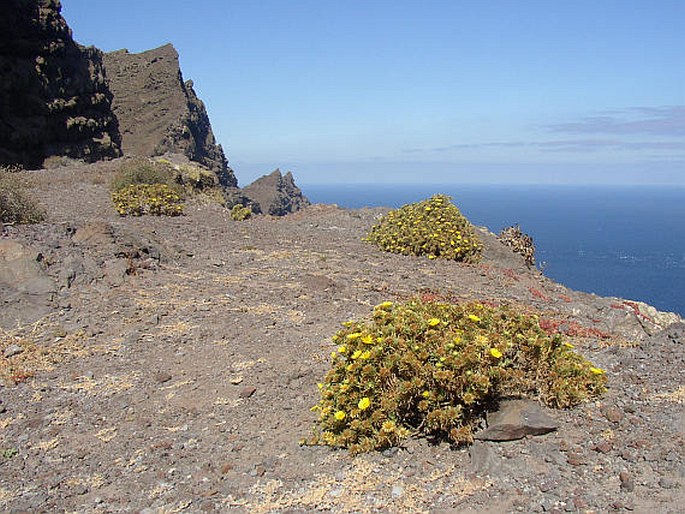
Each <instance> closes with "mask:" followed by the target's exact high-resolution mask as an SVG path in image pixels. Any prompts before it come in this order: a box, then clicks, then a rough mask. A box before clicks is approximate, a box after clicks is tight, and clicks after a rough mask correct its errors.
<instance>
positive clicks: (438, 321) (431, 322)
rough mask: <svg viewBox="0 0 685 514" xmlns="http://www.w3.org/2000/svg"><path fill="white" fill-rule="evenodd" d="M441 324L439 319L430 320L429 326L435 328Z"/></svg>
mask: <svg viewBox="0 0 685 514" xmlns="http://www.w3.org/2000/svg"><path fill="white" fill-rule="evenodd" d="M439 324H440V320H439V319H438V318H431V319H429V320H428V326H429V327H435V326H437V325H439Z"/></svg>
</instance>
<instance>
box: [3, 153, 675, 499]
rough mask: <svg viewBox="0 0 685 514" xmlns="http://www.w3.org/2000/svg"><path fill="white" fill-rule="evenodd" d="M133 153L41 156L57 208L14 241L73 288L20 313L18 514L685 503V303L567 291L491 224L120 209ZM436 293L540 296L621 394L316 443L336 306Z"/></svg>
mask: <svg viewBox="0 0 685 514" xmlns="http://www.w3.org/2000/svg"><path fill="white" fill-rule="evenodd" d="M115 167H116V162H114V163H103V164H96V165H90V166H72V167H66V168H61V169H57V170H51V171H49V172H44V171H43V172H35V173H31V174H30V176H29V180H31V182H32V183H33V185H34V189H33V192H34V194H35V196H36V197H37V198H38V199H39V200H40V201H41V203H43V204H44V205H45V207H46V208H47V210H48V212H49V220H48V222H46V223H43V224H40V225H36V226H16V227H5V228H4V232H3V235H2V238H1V239H0V243H3V242H18V243H21V244H22V245H23V247H24V248H27V249H30V252H33V253H31V255H36V254H40V256H41V257H40V261H41V266H42V268H43V270H44V271H41V273H42V274H43V275H44V276H47V277H48V278H49V279H50V280H51V281H52V282H51V283H53V284H54V291H53V292H51V293H50V294H49V298H48V300H46V299H45V296H43V297H41V301H42V304H41V305H38V306H37V305H36V304H35V303H36V302H35V297H22V296H21V295H19V296H11V297H10V296H6V298H10V300H7V299H6V300H5V302H4V306H3V314H2V315H1V316H0V324H1V325H2V326H4V329H3V331H2V340H1V344H2V354H3V355H2V356H0V372H1V373H2V377H3V379H4V385H3V386H0V401H1V402H2V403H0V452H2V454H1V455H0V510H1V511H3V512H14V513H19V512H93V513H100V512H102V513H104V512H141V513H142V512H144V513H163V512H164V513H172V512H237V513H240V512H245V513H260V512H264V513H266V512H283V513H285V512H290V513H299V512H407V513H418V512H430V513H458V512H465V513H466V512H473V513H476V512H479V513H482V512H492V513H501V512H597V513H599V512H614V511H617V512H620V511H634V512H659V513H676V512H682V505H683V504H684V502H685V489H684V488H683V484H684V482H685V450H684V449H683V448H684V447H683V439H684V438H685V428H683V427H685V407H684V400H685V387H684V384H683V382H684V380H683V372H682V370H683V368H684V367H685V362H684V359H685V357H684V352H683V341H684V339H685V336H684V335H685V325H684V324H682V323H679V322H678V321H682V320H678V319H677V317H673V316H671V317H669V316H665V315H663V314H661V313H656V312H655V311H654V310H653V309H649V308H647V307H646V306H644V305H640V304H637V303H633V302H627V301H624V300H620V299H615V298H613V299H611V298H600V297H597V296H594V295H588V294H585V293H579V292H575V291H571V290H569V289H567V288H565V287H563V286H561V285H559V284H557V283H555V282H553V281H551V280H549V279H547V278H545V277H544V276H543V275H541V274H540V273H539V272H538V271H536V270H531V269H528V268H527V267H526V266H525V264H524V262H523V260H522V259H521V258H520V257H519V256H518V255H516V254H514V253H512V252H511V251H510V250H509V249H507V248H505V247H504V246H502V245H501V244H499V243H498V242H497V240H496V239H495V238H494V237H493V236H492V235H491V234H488V233H483V238H484V240H485V244H486V250H485V258H484V260H483V262H482V263H481V264H478V265H471V266H467V265H459V264H455V263H451V262H435V261H429V260H427V259H421V258H413V257H404V256H398V255H391V254H386V253H382V252H380V251H378V250H377V249H375V248H374V247H372V246H370V245H368V244H366V243H363V242H362V241H361V238H362V237H363V235H364V234H365V232H366V231H367V230H368V229H369V228H370V227H371V226H372V224H373V223H374V222H375V220H376V219H377V217H378V216H379V215H380V214H381V213H382V212H383V210H382V209H362V210H345V209H340V208H337V207H335V206H323V205H316V206H312V207H310V208H308V209H306V210H304V211H301V212H299V213H296V214H293V215H289V216H286V217H283V218H272V217H257V218H254V219H251V220H247V221H244V222H234V221H232V220H231V219H230V216H229V215H228V213H227V212H226V211H224V210H222V209H220V208H218V207H217V206H213V205H198V204H194V205H189V206H188V209H187V214H186V215H185V216H182V217H178V218H153V217H144V218H120V217H118V216H117V215H116V214H115V212H114V210H113V208H112V206H111V203H110V201H109V196H108V191H107V186H106V185H107V183H108V181H109V178H110V175H111V173H112V170H113V169H115ZM7 291H8V290H7V289H4V290H3V294H7V295H8V294H9V293H7ZM420 291H434V292H439V293H441V294H445V295H449V296H452V297H454V298H457V299H464V300H469V299H478V300H487V301H497V302H510V303H516V304H520V305H521V306H523V307H525V308H526V309H530V310H531V311H535V312H539V313H541V317H542V318H543V319H545V320H548V322H549V323H552V324H554V326H558V327H559V330H561V331H563V332H566V333H567V334H568V335H567V337H568V340H569V341H571V342H573V344H574V345H575V346H576V347H577V348H578V350H579V351H581V352H582V353H583V354H585V355H586V356H587V357H588V358H590V359H591V360H592V361H593V362H594V363H596V365H597V366H600V367H602V368H604V369H606V371H607V374H608V377H609V391H608V393H607V394H606V395H605V396H604V397H603V398H602V399H601V400H600V401H598V402H595V403H588V404H584V405H582V406H579V407H577V408H574V409H571V410H564V411H552V412H551V415H552V416H553V417H554V418H555V419H556V420H557V421H558V422H559V424H560V428H559V429H558V430H557V431H555V432H552V433H550V434H547V435H544V436H539V437H529V438H525V439H522V440H519V441H512V442H504V443H501V442H500V443H496V442H476V443H475V444H474V445H473V446H469V447H464V448H459V449H453V448H450V446H449V445H447V444H431V443H429V442H428V441H426V440H423V439H411V440H409V441H407V442H406V444H405V445H404V446H403V447H402V448H400V449H393V450H389V451H385V452H382V453H372V454H367V455H361V456H355V457H352V456H350V455H348V454H347V453H346V452H344V451H336V450H332V449H330V448H327V447H303V446H300V444H299V441H300V439H301V438H303V437H306V436H307V435H308V434H309V431H310V430H311V427H312V423H313V421H314V419H315V417H316V416H315V414H313V413H312V412H310V410H309V408H310V407H311V406H312V405H314V404H315V403H316V402H317V400H318V389H317V386H316V383H317V382H319V381H321V380H322V378H323V376H324V374H325V373H326V371H327V369H328V360H327V356H328V355H329V353H330V351H331V349H332V348H333V343H332V342H331V340H330V337H331V336H332V335H333V334H334V333H335V332H336V331H337V330H338V328H339V326H340V323H341V322H343V321H346V320H348V319H352V318H361V317H365V316H368V315H369V314H370V313H371V310H372V308H373V305H375V304H377V303H380V302H382V301H385V300H392V301H400V300H402V299H405V298H408V297H410V296H411V295H414V294H416V293H417V292H420ZM32 302H33V303H32ZM673 321H676V323H673V324H671V322H673ZM13 345H14V346H13ZM17 348H18V349H19V351H18V353H15V352H17Z"/></svg>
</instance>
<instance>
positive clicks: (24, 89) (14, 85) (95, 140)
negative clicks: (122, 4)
mask: <svg viewBox="0 0 685 514" xmlns="http://www.w3.org/2000/svg"><path fill="white" fill-rule="evenodd" d="M60 11H61V5H60V2H59V1H58V0H3V6H2V16H0V164H16V163H19V164H22V165H23V166H24V167H26V168H38V167H40V166H42V164H43V161H44V160H45V159H46V158H47V157H50V156H67V157H73V158H77V159H83V160H85V161H88V162H93V161H97V160H102V159H107V158H113V157H118V156H119V155H121V150H120V148H119V143H120V141H119V131H118V128H117V120H116V118H115V117H114V115H113V114H112V110H111V101H112V95H111V93H110V91H109V89H108V87H107V83H106V78H105V72H104V69H103V64H102V53H101V52H100V51H99V50H97V49H95V48H84V47H82V46H80V45H78V44H77V43H75V42H74V40H73V39H72V35H71V30H70V29H69V27H68V26H67V24H66V22H65V21H64V18H62V16H61V15H60Z"/></svg>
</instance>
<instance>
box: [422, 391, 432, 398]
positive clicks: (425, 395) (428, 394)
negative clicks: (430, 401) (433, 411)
mask: <svg viewBox="0 0 685 514" xmlns="http://www.w3.org/2000/svg"><path fill="white" fill-rule="evenodd" d="M421 396H423V397H424V398H430V397H431V393H430V391H424V392H422V393H421Z"/></svg>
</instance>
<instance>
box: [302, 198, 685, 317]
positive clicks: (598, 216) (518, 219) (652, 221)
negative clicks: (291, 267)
mask: <svg viewBox="0 0 685 514" xmlns="http://www.w3.org/2000/svg"><path fill="white" fill-rule="evenodd" d="M302 190H303V192H304V193H305V195H307V197H308V198H309V199H310V200H311V201H312V202H315V203H335V204H338V205H339V206H341V207H347V208H359V207H364V206H386V207H399V206H401V205H403V204H405V203H409V202H415V201H419V200H422V199H425V198H428V197H429V196H431V195H432V194H435V193H444V194H448V195H450V196H451V197H452V201H453V202H454V203H455V204H456V205H457V206H458V207H459V209H460V210H461V211H462V213H463V214H464V215H465V216H466V217H467V218H469V220H470V221H471V222H472V223H474V224H476V225H481V226H486V227H488V228H489V229H490V230H491V231H492V232H495V233H499V231H500V230H501V229H502V228H504V227H507V226H510V225H513V224H516V223H518V224H519V225H520V226H521V229H522V230H523V232H525V233H527V234H529V235H531V236H532V237H533V240H534V242H535V245H536V248H537V253H536V258H537V262H538V265H539V266H541V267H542V269H543V271H544V274H545V275H546V276H548V277H550V278H552V279H554V280H556V281H557V282H560V283H562V284H564V285H566V286H568V287H570V288H571V289H576V290H580V291H587V292H591V293H596V294H598V295H601V296H617V297H620V298H626V299H630V300H639V301H643V302H647V303H649V304H651V305H654V306H655V307H656V308H657V309H659V310H663V311H672V312H677V313H679V314H680V315H681V316H684V317H685V187H671V186H669V187H666V186H547V185H545V186H542V185H536V186H519V185H517V186H510V185H506V186H505V185H463V186H460V185H454V184H451V185H426V184H415V185H386V184H383V185H380V184H355V185H343V186H341V185H334V186H333V185H309V186H302Z"/></svg>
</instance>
